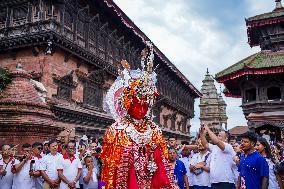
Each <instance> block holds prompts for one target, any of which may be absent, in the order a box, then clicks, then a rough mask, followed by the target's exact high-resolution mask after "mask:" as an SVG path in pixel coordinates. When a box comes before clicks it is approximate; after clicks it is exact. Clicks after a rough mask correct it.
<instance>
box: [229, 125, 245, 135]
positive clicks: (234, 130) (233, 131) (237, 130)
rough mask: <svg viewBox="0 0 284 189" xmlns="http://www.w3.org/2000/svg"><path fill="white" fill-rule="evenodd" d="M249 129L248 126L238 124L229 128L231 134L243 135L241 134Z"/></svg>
mask: <svg viewBox="0 0 284 189" xmlns="http://www.w3.org/2000/svg"><path fill="white" fill-rule="evenodd" d="M248 130H249V129H248V126H236V127H233V128H232V129H230V130H229V133H230V134H231V135H241V134H244V133H245V132H247V131H248Z"/></svg>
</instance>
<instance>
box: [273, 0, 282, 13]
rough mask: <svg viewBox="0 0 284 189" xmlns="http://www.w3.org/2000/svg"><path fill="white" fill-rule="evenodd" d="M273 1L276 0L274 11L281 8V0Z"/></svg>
mask: <svg viewBox="0 0 284 189" xmlns="http://www.w3.org/2000/svg"><path fill="white" fill-rule="evenodd" d="M275 2H276V7H275V9H274V11H277V10H281V9H283V6H282V3H281V0H275Z"/></svg>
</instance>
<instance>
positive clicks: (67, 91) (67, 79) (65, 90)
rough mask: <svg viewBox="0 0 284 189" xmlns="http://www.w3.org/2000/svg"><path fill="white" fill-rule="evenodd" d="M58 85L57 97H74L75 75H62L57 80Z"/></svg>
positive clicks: (66, 98)
mask: <svg viewBox="0 0 284 189" xmlns="http://www.w3.org/2000/svg"><path fill="white" fill-rule="evenodd" d="M56 83H57V85H58V88H57V98H60V99H65V100H71V98H72V88H73V87H74V86H73V76H72V75H71V74H70V75H66V76H64V77H62V78H61V79H60V80H56Z"/></svg>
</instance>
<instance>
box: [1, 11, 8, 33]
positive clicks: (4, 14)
mask: <svg viewBox="0 0 284 189" xmlns="http://www.w3.org/2000/svg"><path fill="white" fill-rule="evenodd" d="M6 16H7V8H6V7H4V8H1V9H0V29H2V28H4V27H5V23H6Z"/></svg>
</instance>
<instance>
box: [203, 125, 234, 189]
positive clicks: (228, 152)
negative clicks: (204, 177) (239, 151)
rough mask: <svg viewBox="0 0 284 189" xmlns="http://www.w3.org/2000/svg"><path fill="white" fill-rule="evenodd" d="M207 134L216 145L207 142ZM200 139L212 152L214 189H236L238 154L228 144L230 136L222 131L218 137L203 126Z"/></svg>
mask: <svg viewBox="0 0 284 189" xmlns="http://www.w3.org/2000/svg"><path fill="white" fill-rule="evenodd" d="M206 132H207V133H208V135H209V137H210V139H211V141H212V143H213V144H214V145H213V144H209V143H208V142H207V140H206V138H205V135H206ZM200 138H201V143H202V145H203V146H204V147H205V148H206V149H208V150H209V151H210V152H211V162H210V180H211V186H212V189H224V188H226V189H235V188H236V187H235V182H234V172H233V168H234V167H235V166H234V161H233V159H234V157H235V155H236V153H235V151H234V149H233V147H232V146H231V145H230V144H228V134H227V133H226V132H225V131H220V132H219V134H218V136H216V135H215V134H214V133H213V132H212V131H211V130H210V129H209V127H208V126H206V125H202V127H201V129H200Z"/></svg>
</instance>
